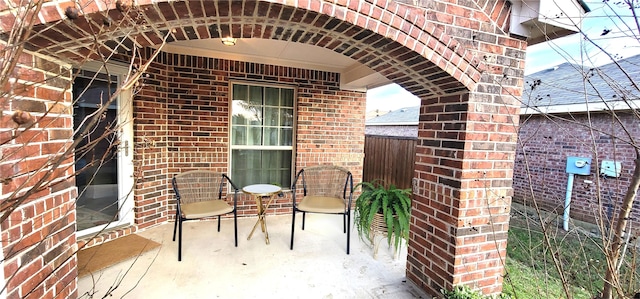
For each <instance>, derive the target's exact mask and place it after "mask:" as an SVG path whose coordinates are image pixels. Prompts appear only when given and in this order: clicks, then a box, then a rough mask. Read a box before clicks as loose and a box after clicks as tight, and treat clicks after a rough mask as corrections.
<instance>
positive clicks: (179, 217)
mask: <svg viewBox="0 0 640 299" xmlns="http://www.w3.org/2000/svg"><path fill="white" fill-rule="evenodd" d="M227 182H229V185H230V187H231V188H232V189H233V206H232V205H230V204H229V203H228V202H227V201H226V200H224V199H223V198H222V194H223V192H225V191H226V186H227ZM172 185H173V190H174V191H175V193H176V202H177V207H176V220H175V223H174V226H173V241H174V242H175V240H176V228H177V227H179V232H178V234H179V235H178V261H180V260H182V222H184V221H187V220H194V219H202V218H210V217H215V216H218V232H219V231H220V217H221V216H222V215H224V214H229V213H233V226H234V234H235V246H236V247H238V215H237V211H236V210H237V203H238V187H236V185H235V184H233V182H232V181H231V179H229V177H228V176H227V175H225V174H224V173H217V172H213V171H209V170H192V171H187V172H184V173H181V174H178V175H176V176H174V177H173V180H172ZM216 194H217V196H216ZM225 195H226V193H225Z"/></svg>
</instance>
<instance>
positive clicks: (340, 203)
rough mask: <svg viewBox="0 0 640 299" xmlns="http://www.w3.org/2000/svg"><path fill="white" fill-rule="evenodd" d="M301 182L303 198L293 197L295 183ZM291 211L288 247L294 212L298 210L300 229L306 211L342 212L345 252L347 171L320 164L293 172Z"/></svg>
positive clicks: (349, 196) (350, 192) (350, 190)
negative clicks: (294, 174)
mask: <svg viewBox="0 0 640 299" xmlns="http://www.w3.org/2000/svg"><path fill="white" fill-rule="evenodd" d="M298 184H302V188H303V192H302V193H303V195H304V196H303V197H302V199H301V200H300V202H299V203H298V202H297V200H296V193H297V192H296V185H298ZM291 191H292V193H293V212H292V224H291V250H293V235H294V232H295V228H296V212H302V230H304V222H305V215H306V213H321V214H337V215H342V218H343V227H344V233H346V234H347V254H349V240H350V238H351V232H350V229H349V227H350V224H351V200H352V198H353V178H352V176H351V172H349V171H348V170H346V169H345V168H342V167H339V166H334V165H320V166H313V167H308V168H305V169H302V170H300V171H299V172H298V174H297V175H296V178H295V180H294V181H293V185H292V186H291Z"/></svg>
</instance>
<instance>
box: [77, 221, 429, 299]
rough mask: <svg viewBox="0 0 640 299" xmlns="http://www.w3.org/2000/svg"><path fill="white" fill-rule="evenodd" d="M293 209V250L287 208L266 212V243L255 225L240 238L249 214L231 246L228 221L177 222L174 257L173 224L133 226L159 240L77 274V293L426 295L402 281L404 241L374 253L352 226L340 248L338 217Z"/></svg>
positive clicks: (155, 295)
mask: <svg viewBox="0 0 640 299" xmlns="http://www.w3.org/2000/svg"><path fill="white" fill-rule="evenodd" d="M298 216H299V217H296V234H295V243H294V248H293V250H289V242H290V237H291V236H290V234H291V215H282V216H274V215H268V216H267V227H268V231H269V239H270V241H271V242H270V244H269V245H267V244H265V239H264V234H262V232H261V231H260V228H257V229H256V232H255V233H254V235H253V237H252V238H251V240H247V236H248V235H249V232H250V231H251V228H252V227H253V225H254V223H255V221H256V219H257V217H243V218H238V247H237V248H236V247H234V245H233V221H232V220H223V221H222V228H221V231H220V232H217V231H216V222H215V221H192V222H185V223H184V226H183V231H184V236H183V248H182V261H181V262H178V258H177V256H178V253H177V252H178V248H177V247H178V245H177V240H176V242H172V240H171V237H172V233H173V223H167V224H163V225H160V226H158V227H154V228H151V229H148V230H145V231H141V232H139V233H138V234H139V235H140V236H142V237H146V238H149V239H151V240H154V241H156V242H158V243H160V244H161V246H160V247H158V248H156V249H154V250H151V251H149V252H146V253H144V254H142V255H141V256H139V257H138V258H137V260H134V259H130V260H127V261H125V262H122V263H120V264H117V265H114V266H111V267H109V268H107V269H104V270H102V271H100V272H99V273H95V274H94V275H93V277H92V276H85V277H83V278H80V279H79V282H78V295H79V296H80V297H81V298H103V296H104V295H105V294H107V293H108V292H109V291H110V290H111V291H112V292H111V293H112V296H110V298H123V297H124V298H258V297H263V298H429V297H428V296H426V295H424V293H422V291H419V290H417V289H416V288H414V287H413V286H412V285H411V284H410V283H407V282H406V280H405V267H406V255H407V250H406V246H405V247H404V248H403V250H402V251H401V253H400V255H399V257H398V258H397V259H394V257H393V252H392V250H391V249H389V248H388V247H387V245H386V240H383V242H385V243H383V244H382V245H381V246H380V248H379V250H378V254H377V256H376V258H375V259H374V257H373V249H372V248H370V247H368V246H367V245H366V244H365V243H364V242H363V241H361V240H360V239H359V238H358V236H357V234H356V230H355V229H353V226H352V233H351V254H349V255H347V254H346V234H343V233H342V219H341V217H340V216H335V215H322V214H307V223H306V226H305V230H304V231H303V230H301V220H302V217H301V216H302V214H299V215H298ZM117 282H119V284H118V283H117ZM116 285H117V287H116ZM114 287H115V290H113V288H114ZM89 294H93V297H91V296H90V295H89Z"/></svg>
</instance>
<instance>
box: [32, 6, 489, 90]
mask: <svg viewBox="0 0 640 299" xmlns="http://www.w3.org/2000/svg"><path fill="white" fill-rule="evenodd" d="M122 2H127V1H122ZM154 2H155V3H154V4H138V5H137V6H136V9H135V11H134V10H128V12H129V14H133V13H135V14H136V16H135V17H134V18H132V19H128V18H125V16H124V14H123V13H121V12H120V11H119V10H118V8H117V7H116V4H111V6H110V7H109V8H106V7H105V8H102V7H99V6H98V5H95V3H94V4H93V5H87V6H85V7H77V8H74V9H77V12H78V13H79V14H80V16H79V17H78V18H77V19H74V20H69V19H68V17H67V16H63V15H60V14H61V13H63V12H65V11H67V9H68V8H73V7H74V6H70V5H68V4H58V5H57V6H55V5H53V6H50V7H45V12H44V13H43V16H44V17H43V18H47V17H48V18H49V21H50V22H49V23H47V24H46V25H44V24H43V25H40V26H37V27H36V30H37V31H39V34H38V36H36V37H35V38H33V39H31V43H30V44H31V45H30V46H31V49H32V50H34V51H37V52H40V53H44V54H47V55H49V56H52V57H60V56H62V57H67V58H69V59H72V60H74V61H82V60H83V59H85V58H86V57H90V58H93V59H96V58H98V57H99V56H98V55H99V54H100V53H101V54H103V55H108V54H109V53H112V52H113V51H116V52H126V51H130V50H131V48H132V47H134V46H138V47H146V46H155V45H158V44H160V43H161V41H162V39H163V37H164V36H165V35H166V34H169V35H170V36H169V37H168V41H169V42H171V41H183V40H193V39H208V38H220V37H225V36H233V37H238V38H261V39H274V40H286V41H293V42H298V43H303V44H309V45H314V46H318V47H323V48H326V49H329V50H332V51H334V52H337V53H340V54H342V55H345V56H347V57H350V58H352V59H354V60H356V61H358V62H360V63H362V64H363V65H366V66H368V67H370V68H371V69H373V70H374V71H376V72H378V73H380V74H382V75H384V76H386V77H387V78H389V79H391V80H393V81H394V82H395V83H397V84H399V85H401V86H403V87H405V89H407V90H408V91H410V92H412V93H413V94H414V95H416V96H418V97H424V96H430V95H445V94H452V93H458V92H461V91H463V90H473V89H474V88H475V84H476V83H477V82H478V81H479V80H480V73H481V71H482V70H483V69H484V68H485V66H484V65H483V63H482V62H481V60H480V59H479V57H478V55H477V53H475V51H471V50H469V49H467V48H465V47H463V46H462V45H461V44H460V43H459V42H458V41H457V40H456V39H455V38H453V37H451V36H449V35H448V34H446V33H445V32H444V30H443V29H442V28H440V27H438V26H436V25H435V24H434V23H430V22H429V21H428V20H427V19H426V15H425V14H424V11H423V10H421V9H416V8H410V7H407V6H404V5H401V4H398V3H395V2H393V1H389V2H388V3H384V4H385V5H384V6H378V5H374V4H370V3H367V2H361V1H351V2H349V3H348V4H346V3H345V4H342V5H341V4H336V3H324V2H320V1H308V2H306V3H305V2H301V3H299V6H298V7H294V6H288V5H285V4H280V3H270V2H262V1H251V0H250V1H230V2H226V1H221V2H215V1H214V2H210V1H189V2H181V1H170V0H166V1H154ZM118 7H120V6H118ZM125 7H127V6H125ZM126 9H130V7H127V8H126ZM369 14H370V15H369ZM56 17H57V18H60V19H61V20H64V21H61V22H58V24H55V25H53V26H50V24H51V23H52V22H55V21H56ZM376 17H377V19H376ZM131 20H134V21H135V23H132V22H131ZM106 24H109V25H106ZM39 27H42V28H43V29H42V30H41V29H40V28H39ZM91 32H96V33H97V35H98V37H99V38H98V39H99V40H101V41H103V42H104V43H101V44H100V45H99V46H96V48H95V49H90V48H87V45H92V44H94V43H95V42H94V40H93V36H92V34H91ZM107 41H109V42H107Z"/></svg>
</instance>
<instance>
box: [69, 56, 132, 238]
mask: <svg viewBox="0 0 640 299" xmlns="http://www.w3.org/2000/svg"><path fill="white" fill-rule="evenodd" d="M114 70H120V71H121V72H120V73H114ZM109 71H110V73H109V74H106V72H105V71H104V69H103V68H100V67H93V68H83V69H82V70H80V71H79V72H78V76H77V77H76V78H75V79H74V82H73V100H74V103H73V115H74V119H73V122H74V132H75V138H81V141H80V143H79V144H78V145H77V146H76V149H75V163H76V164H75V168H76V186H77V187H78V198H77V201H76V223H77V231H78V236H84V235H88V234H91V233H95V232H97V231H100V230H102V229H105V228H110V227H114V226H120V225H130V224H131V223H132V222H133V121H132V120H133V116H132V107H131V105H132V99H131V93H130V92H122V93H120V94H119V95H118V96H117V99H116V100H114V101H111V102H110V101H109V99H110V98H111V97H113V95H114V94H116V93H117V90H118V84H119V83H120V82H122V76H123V75H124V71H125V69H124V68H118V67H115V66H113V67H112V66H110V67H109ZM105 106H106V107H105ZM94 119H96V120H97V121H96V122H95V123H92V120H94Z"/></svg>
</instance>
